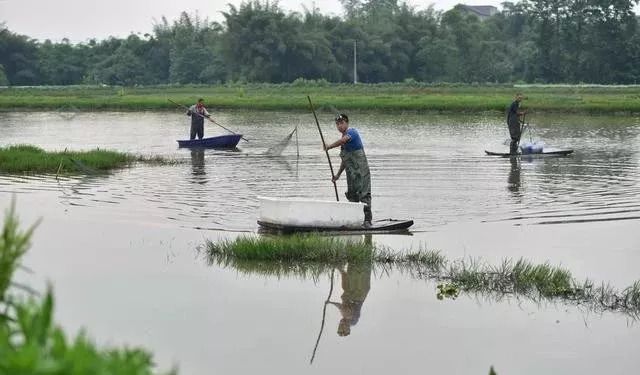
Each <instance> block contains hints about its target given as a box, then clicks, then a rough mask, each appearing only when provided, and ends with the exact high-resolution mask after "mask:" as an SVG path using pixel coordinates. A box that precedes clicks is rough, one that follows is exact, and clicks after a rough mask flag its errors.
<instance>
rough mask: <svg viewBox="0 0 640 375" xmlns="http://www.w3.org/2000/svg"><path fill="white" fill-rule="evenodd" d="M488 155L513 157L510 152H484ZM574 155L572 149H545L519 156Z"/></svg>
mask: <svg viewBox="0 0 640 375" xmlns="http://www.w3.org/2000/svg"><path fill="white" fill-rule="evenodd" d="M484 152H485V153H486V154H487V155H491V156H502V157H508V156H511V154H510V153H509V151H508V150H507V151H488V150H484ZM571 153H573V150H572V149H569V148H544V149H543V150H542V151H541V152H528V153H518V155H519V156H552V155H555V156H566V155H569V154H571Z"/></svg>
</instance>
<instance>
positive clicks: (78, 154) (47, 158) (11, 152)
mask: <svg viewBox="0 0 640 375" xmlns="http://www.w3.org/2000/svg"><path fill="white" fill-rule="evenodd" d="M136 161H141V162H148V163H152V164H158V163H169V161H166V160H164V159H163V158H160V157H142V156H136V155H131V154H127V153H122V152H117V151H109V150H101V149H95V150H90V151H66V150H65V151H58V152H48V151H45V150H43V149H41V148H38V147H35V146H31V145H15V146H8V147H0V172H6V173H55V174H60V173H62V174H67V173H82V174H93V173H104V172H107V171H110V170H112V169H116V168H123V167H127V166H130V165H131V164H132V163H134V162H136Z"/></svg>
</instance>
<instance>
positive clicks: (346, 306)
mask: <svg viewBox="0 0 640 375" xmlns="http://www.w3.org/2000/svg"><path fill="white" fill-rule="evenodd" d="M372 267H373V264H372V263H371V262H369V261H364V262H356V263H347V265H346V267H345V268H346V270H345V269H342V268H340V269H339V271H340V279H341V282H342V296H341V302H329V303H330V304H332V305H334V306H336V307H337V308H338V309H339V310H340V314H342V319H340V323H338V335H339V336H348V335H349V334H350V333H351V327H352V326H354V325H356V324H357V323H358V321H359V320H360V312H361V311H362V305H363V303H364V300H365V299H366V298H367V294H369V289H371V269H372Z"/></svg>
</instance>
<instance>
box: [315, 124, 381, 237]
mask: <svg viewBox="0 0 640 375" xmlns="http://www.w3.org/2000/svg"><path fill="white" fill-rule="evenodd" d="M336 128H337V129H338V131H339V132H340V133H342V138H340V139H338V140H337V141H335V142H333V143H331V144H329V145H326V146H325V150H329V149H332V148H335V147H338V146H340V158H341V159H342V162H341V163H340V169H338V173H337V174H336V175H335V176H334V177H333V181H336V180H338V179H339V178H340V175H341V174H342V172H343V171H345V170H346V171H347V192H346V193H345V195H346V196H347V199H348V200H349V201H350V202H362V203H364V204H365V206H364V226H365V227H370V226H371V219H372V216H373V215H372V213H371V173H370V172H369V163H368V162H367V156H366V155H365V153H364V146H363V145H362V140H361V139H360V134H359V133H358V131H357V130H356V129H354V128H350V127H349V117H347V115H345V114H340V115H338V117H336Z"/></svg>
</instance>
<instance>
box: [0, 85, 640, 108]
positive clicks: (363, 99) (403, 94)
mask: <svg viewBox="0 0 640 375" xmlns="http://www.w3.org/2000/svg"><path fill="white" fill-rule="evenodd" d="M516 92H523V93H524V94H525V95H526V96H527V100H526V101H525V102H524V106H525V107H527V108H529V109H530V110H531V111H545V112H550V111H551V112H572V113H573V112H575V113H623V114H624V113H627V114H628V113H640V94H639V92H640V90H639V88H638V87H637V86H535V85H532V86H526V87H519V86H513V85H495V86H493V85H491V86H489V85H485V86H476V85H444V84H442V85H426V84H419V83H398V84H357V85H353V84H329V83H324V82H313V81H310V82H309V81H305V82H301V83H300V82H294V83H291V84H243V85H239V84H235V85H217V86H151V87H132V88H128V87H126V88H125V87H97V86H70V87H41V88H2V89H0V110H2V111H11V110H16V111H17V110H34V109H38V110H61V111H69V110H131V111H137V110H179V109H178V108H177V107H176V106H175V105H173V104H171V103H169V102H168V100H167V99H172V100H174V101H176V102H179V103H183V104H192V103H194V102H195V100H196V99H197V98H199V97H203V98H204V99H205V101H206V103H207V105H208V107H209V108H211V109H260V110H305V111H306V110H308V102H307V99H306V96H307V95H310V96H311V98H312V99H313V101H314V104H315V105H316V106H317V107H318V108H327V109H330V108H339V109H341V110H344V111H349V110H398V111H400V110H412V111H444V112H479V111H496V112H500V113H502V112H504V111H505V109H506V107H507V106H508V105H509V104H510V102H511V101H512V99H513V96H514V94H515V93H516ZM332 112H333V111H332Z"/></svg>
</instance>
